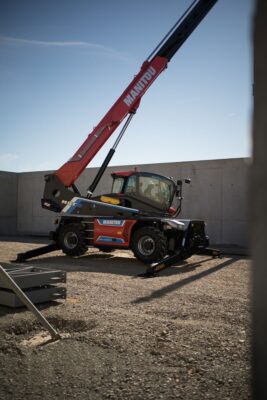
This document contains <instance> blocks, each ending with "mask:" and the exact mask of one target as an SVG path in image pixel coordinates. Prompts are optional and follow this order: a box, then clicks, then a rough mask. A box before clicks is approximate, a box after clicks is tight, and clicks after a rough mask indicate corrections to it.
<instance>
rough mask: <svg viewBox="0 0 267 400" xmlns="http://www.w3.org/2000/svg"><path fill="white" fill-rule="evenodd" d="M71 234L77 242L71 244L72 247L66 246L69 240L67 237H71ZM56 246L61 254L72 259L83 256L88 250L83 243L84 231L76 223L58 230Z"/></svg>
mask: <svg viewBox="0 0 267 400" xmlns="http://www.w3.org/2000/svg"><path fill="white" fill-rule="evenodd" d="M71 234H73V238H74V240H76V241H77V243H73V244H72V245H69V246H68V241H69V239H70V238H69V239H68V236H71ZM58 244H59V246H60V248H61V249H62V251H63V253H65V254H67V255H68V256H72V257H77V256H81V255H83V254H85V253H86V252H87V249H88V247H87V245H86V243H85V231H84V229H83V227H82V226H81V225H80V224H76V223H69V224H66V225H63V226H62V227H61V228H60V229H59V233H58ZM73 246H74V247H73Z"/></svg>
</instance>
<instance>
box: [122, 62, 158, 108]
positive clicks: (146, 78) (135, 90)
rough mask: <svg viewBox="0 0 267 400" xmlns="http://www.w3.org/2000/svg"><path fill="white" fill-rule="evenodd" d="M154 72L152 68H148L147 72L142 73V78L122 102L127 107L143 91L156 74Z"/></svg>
mask: <svg viewBox="0 0 267 400" xmlns="http://www.w3.org/2000/svg"><path fill="white" fill-rule="evenodd" d="M156 72H157V71H156V70H155V68H154V67H149V68H148V69H147V71H146V72H145V73H144V75H143V76H142V78H141V79H140V80H139V81H138V82H137V84H136V85H135V86H134V87H133V88H132V90H131V91H130V93H129V94H128V95H127V96H126V97H125V99H124V100H123V101H124V103H125V104H126V105H127V106H130V105H131V104H132V103H133V101H134V99H135V98H136V97H137V96H138V95H139V94H140V93H141V92H142V91H143V90H144V88H145V87H146V86H147V85H148V83H149V81H150V80H151V79H152V77H153V76H154V75H155V74H156Z"/></svg>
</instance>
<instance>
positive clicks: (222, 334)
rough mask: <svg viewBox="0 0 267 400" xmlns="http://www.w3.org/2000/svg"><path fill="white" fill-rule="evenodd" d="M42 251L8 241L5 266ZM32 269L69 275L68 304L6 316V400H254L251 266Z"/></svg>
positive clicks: (111, 258) (49, 262)
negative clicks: (47, 327)
mask: <svg viewBox="0 0 267 400" xmlns="http://www.w3.org/2000/svg"><path fill="white" fill-rule="evenodd" d="M35 247H38V244H37V243H34V241H32V243H26V241H24V242H23V241H15V239H13V241H1V242H0V264H1V265H2V266H8V265H9V262H10V260H12V259H15V258H16V254H17V253H18V252H22V251H25V250H28V249H32V248H35ZM27 265H28V266H29V265H32V266H42V267H48V268H51V267H52V268H57V269H62V270H65V271H67V299H66V300H63V301H61V302H54V303H53V304H44V305H40V306H39V309H41V310H42V312H43V314H44V315H45V316H46V317H47V318H48V319H49V321H50V322H51V324H52V325H53V326H54V327H55V328H56V329H58V331H59V332H60V333H61V334H62V336H63V337H62V339H61V340H59V341H57V342H52V343H51V341H49V340H48V338H49V337H48V336H47V334H46V333H45V332H43V329H42V327H41V326H40V324H39V323H38V322H36V320H35V318H34V317H33V315H32V314H31V313H30V312H28V311H25V309H19V310H16V311H14V310H12V309H9V308H6V307H3V306H0V317H1V318H0V371H1V373H0V399H5V400H9V399H10V400H11V399H12V400H16V399H27V400H36V399H57V398H58V399H96V400H98V399H116V400H117V399H118V400H120V399H121V400H124V399H128V400H137V399H140V400H141V399H142V400H145V399H155V400H158V399H183V400H187V399H188V400H189V399H190V400H192V399H215V398H216V399H223V400H227V399H228V400H229V399H233V400H239V399H251V391H250V380H251V371H250V364H251V355H250V340H251V339H250V311H251V304H250V279H251V262H250V260H249V259H248V258H244V257H243V258H242V257H240V256H224V257H223V258H221V259H211V258H210V257H208V256H193V257H191V258H190V259H188V260H187V262H183V263H180V264H177V265H176V266H174V267H172V268H169V269H168V270H165V271H163V272H162V273H161V274H160V276H158V277H156V278H151V279H142V278H139V277H137V274H139V273H141V272H144V270H145V268H144V266H143V265H142V264H141V263H139V262H138V261H137V260H135V258H133V256H132V253H131V252H129V251H115V252H114V253H111V254H105V253H101V252H98V251H97V250H91V251H89V252H88V253H87V254H86V255H84V256H83V257H79V258H76V259H71V258H69V257H66V256H64V255H62V253H61V252H55V253H51V254H50V255H46V256H42V257H39V258H37V259H35V260H32V261H29V262H28V263H27Z"/></svg>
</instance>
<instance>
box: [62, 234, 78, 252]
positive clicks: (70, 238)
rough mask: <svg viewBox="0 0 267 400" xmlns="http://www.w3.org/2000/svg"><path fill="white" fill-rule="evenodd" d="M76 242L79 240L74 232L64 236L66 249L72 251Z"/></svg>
mask: <svg viewBox="0 0 267 400" xmlns="http://www.w3.org/2000/svg"><path fill="white" fill-rule="evenodd" d="M78 240H79V239H78V236H77V234H76V233H75V232H68V233H66V235H65V236H64V245H65V247H67V248H68V249H71V250H73V249H75V247H76V246H77V244H78Z"/></svg>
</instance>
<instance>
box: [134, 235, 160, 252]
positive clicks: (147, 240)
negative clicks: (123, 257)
mask: <svg viewBox="0 0 267 400" xmlns="http://www.w3.org/2000/svg"><path fill="white" fill-rule="evenodd" d="M155 248H156V245H155V242H154V240H153V239H152V237H151V236H148V235H147V236H143V237H142V238H141V239H140V240H139V242H138V250H139V252H140V253H141V254H143V255H144V256H150V255H151V254H153V253H154V251H155Z"/></svg>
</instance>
